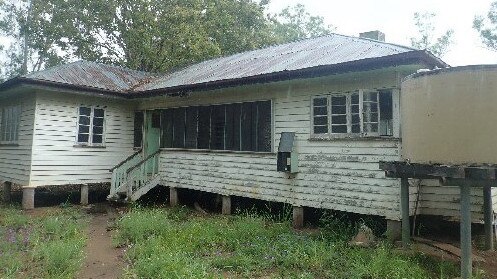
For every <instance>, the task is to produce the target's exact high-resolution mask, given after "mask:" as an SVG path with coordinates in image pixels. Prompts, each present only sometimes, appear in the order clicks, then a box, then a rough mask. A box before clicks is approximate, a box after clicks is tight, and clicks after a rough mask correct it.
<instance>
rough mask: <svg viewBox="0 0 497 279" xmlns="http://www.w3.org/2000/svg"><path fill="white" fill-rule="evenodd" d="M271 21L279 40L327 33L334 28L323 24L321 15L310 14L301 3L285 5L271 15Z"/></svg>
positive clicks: (285, 40) (293, 39) (287, 40)
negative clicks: (278, 11) (275, 13)
mask: <svg viewBox="0 0 497 279" xmlns="http://www.w3.org/2000/svg"><path fill="white" fill-rule="evenodd" d="M271 21H272V22H273V24H274V33H275V37H276V38H277V40H278V41H280V42H289V41H296V40H299V39H306V38H312V37H318V36H323V35H328V34H330V33H331V32H333V31H334V30H335V28H334V27H333V26H331V25H325V23H324V19H323V17H321V16H312V15H311V14H310V13H309V12H307V11H306V9H305V7H304V5H302V4H297V5H295V6H293V7H291V6H288V7H286V8H285V9H283V10H282V11H281V12H280V13H279V14H277V15H273V16H272V17H271Z"/></svg>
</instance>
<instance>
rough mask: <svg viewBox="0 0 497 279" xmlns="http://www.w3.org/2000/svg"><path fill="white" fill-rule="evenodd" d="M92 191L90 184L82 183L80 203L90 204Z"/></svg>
mask: <svg viewBox="0 0 497 279" xmlns="http://www.w3.org/2000/svg"><path fill="white" fill-rule="evenodd" d="M89 191H90V186H88V185H81V189H80V193H81V198H80V203H81V205H88V193H89Z"/></svg>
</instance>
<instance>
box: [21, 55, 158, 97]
mask: <svg viewBox="0 0 497 279" xmlns="http://www.w3.org/2000/svg"><path fill="white" fill-rule="evenodd" d="M151 76H152V75H151V74H149V73H146V72H140V71H134V70H130V69H126V68H122V67H117V66H111V65H105V64H100V63H95V62H89V61H83V60H82V61H77V62H74V63H69V64H65V65H61V66H57V67H53V68H49V69H47V70H43V71H39V72H34V73H31V74H27V75H25V76H22V78H25V79H32V80H40V81H47V82H54V83H60V84H68V85H78V86H83V87H87V88H95V89H103V90H108V91H115V92H126V91H128V90H129V89H130V88H132V87H133V86H136V85H137V84H139V83H140V81H142V80H143V79H146V78H150V77H151Z"/></svg>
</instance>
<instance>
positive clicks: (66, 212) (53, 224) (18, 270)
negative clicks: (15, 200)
mask: <svg viewBox="0 0 497 279" xmlns="http://www.w3.org/2000/svg"><path fill="white" fill-rule="evenodd" d="M85 227H86V221H85V219H84V217H83V216H82V215H81V213H80V212H79V211H78V210H76V209H72V208H50V209H47V210H46V211H43V212H42V213H40V214H34V216H28V215H26V214H25V213H23V212H22V211H21V210H20V209H19V208H16V207H7V206H0V278H74V277H75V275H76V273H77V272H78V271H79V268H80V266H81V263H82V260H83V257H84V246H85V242H86V232H85Z"/></svg>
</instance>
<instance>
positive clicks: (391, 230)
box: [386, 219, 402, 242]
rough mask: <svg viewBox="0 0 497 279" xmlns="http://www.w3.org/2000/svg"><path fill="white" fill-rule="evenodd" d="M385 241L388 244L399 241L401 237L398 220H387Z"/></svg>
mask: <svg viewBox="0 0 497 279" xmlns="http://www.w3.org/2000/svg"><path fill="white" fill-rule="evenodd" d="M386 235H387V239H388V241H390V242H395V241H397V240H400V239H401V237H402V222H401V221H398V220H388V219H387V232H386Z"/></svg>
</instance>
